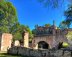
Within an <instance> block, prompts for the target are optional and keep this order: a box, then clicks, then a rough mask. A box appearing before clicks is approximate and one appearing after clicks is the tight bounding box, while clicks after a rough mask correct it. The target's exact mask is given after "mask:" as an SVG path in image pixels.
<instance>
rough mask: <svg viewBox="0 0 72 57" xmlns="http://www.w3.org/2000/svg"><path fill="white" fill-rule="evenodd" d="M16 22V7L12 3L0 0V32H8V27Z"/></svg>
mask: <svg viewBox="0 0 72 57" xmlns="http://www.w3.org/2000/svg"><path fill="white" fill-rule="evenodd" d="M16 22H17V14H16V9H15V7H14V6H13V5H12V3H10V2H8V1H5V0H1V1H0V33H4V32H7V33H10V28H11V27H12V26H13V25H14V24H15V23H16Z"/></svg>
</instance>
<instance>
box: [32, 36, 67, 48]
mask: <svg viewBox="0 0 72 57" xmlns="http://www.w3.org/2000/svg"><path fill="white" fill-rule="evenodd" d="M40 41H45V42H46V43H47V44H49V47H50V49H51V48H53V47H55V46H57V45H58V44H59V42H68V40H67V38H66V37H65V36H64V35H48V36H39V37H34V38H33V40H32V47H33V48H34V49H38V43H39V42H40Z"/></svg>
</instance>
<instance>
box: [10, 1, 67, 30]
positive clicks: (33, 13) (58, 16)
mask: <svg viewBox="0 0 72 57" xmlns="http://www.w3.org/2000/svg"><path fill="white" fill-rule="evenodd" d="M10 1H11V2H12V4H13V5H14V6H15V7H16V10H17V16H18V21H19V22H20V24H24V25H28V26H29V27H30V29H33V28H34V26H35V25H36V24H38V25H44V24H47V23H50V24H52V23H53V20H55V22H56V25H57V26H58V25H59V24H60V22H61V21H62V20H64V19H65V18H64V16H63V12H64V10H65V9H66V6H67V5H66V2H65V4H64V5H63V7H59V8H58V9H53V8H46V7H44V6H43V4H41V3H39V2H38V1H37V0H10Z"/></svg>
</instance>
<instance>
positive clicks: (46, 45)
mask: <svg viewBox="0 0 72 57" xmlns="http://www.w3.org/2000/svg"><path fill="white" fill-rule="evenodd" d="M48 48H49V45H48V44H47V43H46V42H45V41H40V42H39V43H38V49H48Z"/></svg>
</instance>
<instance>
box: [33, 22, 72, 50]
mask: <svg viewBox="0 0 72 57" xmlns="http://www.w3.org/2000/svg"><path fill="white" fill-rule="evenodd" d="M35 30H36V32H35V35H34V38H33V41H32V48H34V49H39V48H42V49H48V48H54V47H56V46H57V45H58V44H59V43H60V42H68V40H67V38H66V34H67V33H68V31H72V29H57V27H56V26H55V23H53V25H52V26H49V27H48V26H45V27H44V26H37V27H36V28H35Z"/></svg>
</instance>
